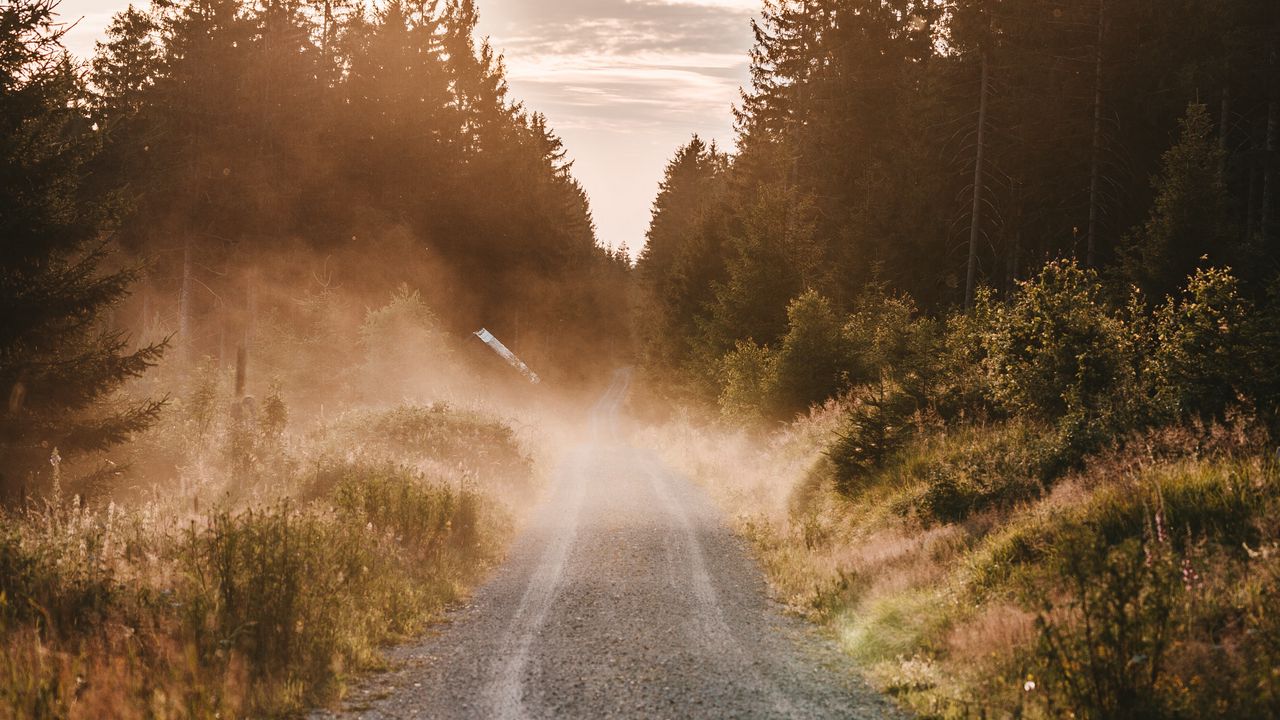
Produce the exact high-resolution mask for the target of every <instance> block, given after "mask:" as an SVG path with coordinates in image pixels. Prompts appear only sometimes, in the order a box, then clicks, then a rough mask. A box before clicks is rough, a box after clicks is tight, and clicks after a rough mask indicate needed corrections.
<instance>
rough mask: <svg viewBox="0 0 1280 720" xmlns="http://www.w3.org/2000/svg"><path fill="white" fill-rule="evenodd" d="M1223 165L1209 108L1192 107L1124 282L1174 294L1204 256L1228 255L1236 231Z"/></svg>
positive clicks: (1126, 260)
mask: <svg viewBox="0 0 1280 720" xmlns="http://www.w3.org/2000/svg"><path fill="white" fill-rule="evenodd" d="M1222 162H1223V156H1222V148H1221V146H1220V145H1219V143H1218V141H1217V139H1216V138H1215V137H1214V132H1213V120H1212V118H1211V116H1210V114H1209V109H1208V107H1206V106H1205V105H1202V104H1199V103H1191V104H1190V105H1188V106H1187V114H1186V116H1185V117H1184V118H1183V119H1182V122H1181V134H1180V136H1179V139H1178V143H1177V144H1176V145H1174V146H1173V147H1172V148H1170V149H1169V150H1168V151H1167V152H1166V153H1165V154H1164V159H1163V162H1162V163H1161V165H1162V167H1161V172H1160V175H1159V176H1158V177H1156V178H1155V180H1154V181H1153V183H1152V186H1153V188H1154V189H1155V191H1156V199H1155V205H1154V206H1153V207H1152V209H1151V214H1150V216H1149V217H1148V219H1147V221H1146V223H1145V224H1144V225H1143V226H1142V227H1141V228H1139V229H1138V230H1136V231H1135V232H1134V233H1133V235H1132V236H1131V237H1130V238H1129V240H1128V243H1127V245H1126V247H1125V250H1124V256H1123V270H1124V274H1125V276H1126V278H1127V279H1129V280H1130V281H1132V282H1134V283H1136V284H1138V285H1139V286H1140V287H1141V288H1142V289H1143V291H1144V292H1145V293H1146V294H1147V296H1148V297H1151V298H1161V297H1164V296H1165V295H1168V294H1172V293H1174V292H1175V291H1176V290H1177V289H1178V288H1180V287H1182V285H1184V284H1185V281H1186V279H1187V277H1188V276H1189V275H1191V273H1192V272H1193V271H1194V270H1195V269H1196V267H1197V266H1199V265H1200V264H1201V263H1202V262H1203V261H1202V258H1204V261H1208V262H1209V263H1222V262H1224V261H1226V260H1227V259H1228V258H1229V257H1230V255H1231V252H1232V250H1233V244H1234V242H1235V233H1234V232H1233V230H1232V218H1231V213H1230V205H1229V201H1228V197H1227V191H1226V185H1225V183H1224V181H1223V177H1222Z"/></svg>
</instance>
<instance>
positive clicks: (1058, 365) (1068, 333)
mask: <svg viewBox="0 0 1280 720" xmlns="http://www.w3.org/2000/svg"><path fill="white" fill-rule="evenodd" d="M986 350H987V358H986V366H987V370H988V372H989V373H990V376H991V383H992V390H993V392H994V395H995V397H996V399H997V400H998V401H1000V402H1001V403H1002V404H1003V405H1004V406H1005V407H1006V408H1007V409H1008V410H1010V411H1011V412H1016V413H1023V414H1025V415H1027V416H1029V417H1032V418H1036V419H1041V420H1048V421H1051V422H1056V421H1059V420H1061V419H1063V418H1066V417H1067V416H1070V415H1076V416H1083V417H1086V418H1089V417H1096V416H1098V415H1100V414H1104V413H1107V412H1109V411H1111V410H1113V409H1115V404H1116V398H1117V396H1118V395H1120V394H1122V393H1121V391H1122V390H1124V389H1125V388H1128V387H1132V386H1133V384H1134V380H1135V372H1134V358H1133V343H1132V338H1131V335H1130V332H1129V327H1128V325H1127V323H1126V322H1125V319H1124V318H1123V317H1122V316H1121V315H1120V313H1118V312H1116V311H1115V310H1114V309H1113V308H1112V307H1110V306H1109V305H1108V303H1107V301H1106V297H1105V294H1104V292H1103V288H1102V284H1101V283H1100V282H1099V281H1098V277H1097V274H1096V273H1095V272H1093V271H1092V270H1085V269H1082V268H1081V267H1080V266H1079V265H1077V264H1076V262H1075V261H1074V260H1057V261H1054V262H1050V263H1049V264H1047V265H1045V267H1044V269H1043V270H1042V271H1041V272H1040V274H1039V275H1037V276H1036V277H1034V278H1031V279H1030V280H1027V281H1025V282H1023V283H1021V285H1020V287H1019V291H1018V292H1017V294H1016V295H1014V297H1013V299H1012V300H1011V301H1010V302H1009V303H1008V304H1006V305H1004V306H1002V307H1000V308H998V309H997V310H996V312H995V315H994V318H993V324H992V330H991V333H990V334H989V335H988V336H987V342H986Z"/></svg>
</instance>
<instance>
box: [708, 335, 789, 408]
mask: <svg viewBox="0 0 1280 720" xmlns="http://www.w3.org/2000/svg"><path fill="white" fill-rule="evenodd" d="M720 374H721V384H720V388H721V389H720V413H721V415H723V416H724V418H725V420H727V421H730V422H747V423H758V422H760V421H761V420H764V419H766V418H770V417H774V416H775V414H776V408H777V407H778V404H777V400H776V398H777V395H776V389H777V386H778V361H777V356H776V355H775V354H774V353H773V352H772V351H771V350H769V348H767V347H762V346H760V345H756V344H755V343H754V342H751V341H750V340H745V341H742V340H740V341H738V345H737V347H735V348H734V349H733V350H732V351H731V352H729V353H728V354H727V355H725V356H724V358H722V359H721V362H720Z"/></svg>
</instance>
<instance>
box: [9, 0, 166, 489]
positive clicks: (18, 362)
mask: <svg viewBox="0 0 1280 720" xmlns="http://www.w3.org/2000/svg"><path fill="white" fill-rule="evenodd" d="M54 7H55V2H54V0H18V1H17V2H14V3H9V4H7V5H5V7H4V8H2V9H0V207H3V208H4V211H3V213H0V237H3V238H4V239H5V242H4V245H3V251H0V388H2V389H3V393H4V395H5V401H6V402H5V406H4V409H3V414H2V415H0V492H4V493H5V494H11V493H13V492H14V491H15V490H17V489H20V488H21V487H27V488H29V489H32V490H34V489H37V487H35V486H34V485H33V483H32V481H35V485H38V483H39V482H40V478H41V468H44V469H47V468H48V467H49V464H48V460H49V458H50V456H51V454H53V453H54V449H55V448H56V449H57V453H58V454H59V455H60V456H61V457H69V456H72V455H74V454H75V453H83V452H91V451H100V450H105V449H107V448H109V447H111V446H113V445H115V444H117V443H119V442H121V441H123V440H124V439H126V438H127V437H128V436H129V435H130V434H131V433H133V432H136V431H138V430H141V429H143V428H145V427H146V426H147V425H148V424H150V423H151V422H152V421H153V420H155V419H156V416H157V413H158V412H159V410H160V406H161V403H160V402H156V401H143V402H140V403H133V404H128V403H121V402H112V403H110V405H109V406H108V405H107V404H105V403H104V401H105V400H106V399H108V398H109V397H111V396H112V394H113V393H114V392H115V391H116V390H118V389H119V388H120V387H121V385H122V384H123V383H124V382H126V381H127V380H129V379H130V378H133V377H136V376H138V375H140V374H141V373H143V372H144V371H145V370H146V369H147V368H149V367H150V366H152V365H153V364H154V363H155V362H156V361H157V360H158V358H159V357H160V354H161V352H162V347H160V346H149V347H144V348H141V349H137V350H135V349H131V344H130V342H129V339H128V338H127V337H126V336H125V335H124V334H123V333H121V332H119V331H116V330H113V329H112V328H111V327H110V326H109V324H108V322H107V319H106V318H105V315H106V313H107V312H108V311H109V310H110V309H111V308H112V307H113V306H114V305H115V304H116V303H118V302H119V301H120V300H121V298H123V297H124V296H125V294H126V292H127V291H128V286H129V283H130V282H131V281H132V280H133V279H134V277H135V275H134V273H132V272H129V271H114V272H113V271H109V270H106V269H104V268H103V260H104V259H105V257H106V250H105V234H104V233H105V231H106V229H107V228H108V227H109V224H110V221H111V215H112V203H111V198H109V197H102V196H95V195H93V194H91V193H89V192H88V191H87V190H86V188H85V187H84V186H83V183H82V182H81V179H82V175H83V169H84V167H85V164H86V163H87V162H88V161H89V160H90V159H91V158H92V156H93V154H94V152H95V151H96V150H97V148H98V145H99V141H98V137H97V135H96V133H95V132H94V131H93V129H92V127H91V125H90V121H89V118H88V117H87V113H86V108H85V92H84V88H83V87H82V86H81V84H80V82H79V79H78V75H77V73H76V68H75V66H74V64H73V63H72V61H71V59H70V57H69V56H68V55H67V54H66V52H65V51H64V50H63V48H62V46H61V43H60V37H61V29H60V27H59V26H58V25H56V24H55V22H54V19H53V11H54Z"/></svg>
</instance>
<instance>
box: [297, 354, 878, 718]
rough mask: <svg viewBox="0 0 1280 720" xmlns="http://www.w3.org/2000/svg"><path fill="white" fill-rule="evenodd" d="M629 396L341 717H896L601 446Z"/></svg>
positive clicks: (680, 500) (656, 467) (617, 390)
mask: <svg viewBox="0 0 1280 720" xmlns="http://www.w3.org/2000/svg"><path fill="white" fill-rule="evenodd" d="M628 382H629V375H628V374H627V373H625V372H620V373H619V374H618V375H617V376H616V377H615V378H614V382H613V384H612V385H611V386H610V388H609V390H608V392H606V393H605V395H604V396H603V397H602V398H601V399H600V401H599V403H597V405H596V407H595V409H594V411H593V413H592V417H591V421H590V423H589V424H588V427H587V428H585V429H584V432H583V444H582V445H581V446H580V447H578V448H577V449H575V450H574V451H573V452H571V453H570V455H569V456H568V457H567V458H565V460H564V461H563V464H562V467H561V468H560V469H559V471H558V472H557V474H556V477H555V487H554V489H553V491H552V493H551V497H550V498H549V499H548V501H547V502H546V503H545V505H544V506H543V507H542V508H541V509H540V510H539V511H538V513H537V515H536V516H535V517H534V518H533V520H532V521H531V522H530V525H529V527H528V528H527V529H526V530H525V531H524V532H523V533H522V535H521V536H520V538H519V539H518V540H517V541H516V544H515V546H514V548H513V550H512V553H511V556H510V557H509V559H508V561H507V562H506V563H505V565H504V566H503V568H502V569H501V570H499V571H498V572H497V573H496V574H495V576H494V577H493V578H492V579H491V580H490V581H489V582H488V583H487V584H486V585H485V586H483V587H482V588H481V589H480V590H479V591H478V592H477V594H476V595H475V597H474V598H473V600H472V602H471V603H470V604H469V605H468V606H467V607H465V608H463V609H460V610H459V611H457V612H456V613H454V615H453V617H452V620H451V622H450V623H448V624H447V625H445V626H443V628H442V630H441V632H440V633H439V634H438V635H435V636H432V637H428V638H426V639H424V640H422V641H420V642H418V643H416V644H411V645H408V646H404V647H402V648H400V649H398V650H397V651H396V653H395V654H396V656H397V659H398V660H400V661H403V663H404V666H403V667H402V668H401V669H400V670H398V671H396V672H393V673H389V674H385V675H383V676H380V677H378V678H375V679H373V680H372V681H370V682H369V683H368V684H366V686H364V687H363V688H361V689H360V690H359V691H357V692H356V693H355V694H354V695H353V697H352V699H351V701H350V702H349V704H348V709H347V710H346V711H345V714H346V715H347V716H351V717H367V718H562V717H581V718H605V717H637V718H640V717H643V718H661V717H681V718H683V717H739V718H746V717H751V718H755V717H778V718H807V717H824V718H825V717H832V718H836V717H838V718H882V717H898V715H897V714H896V713H894V712H893V711H892V710H891V709H890V708H889V705H888V704H887V702H886V701H884V700H883V699H881V698H879V697H878V696H877V695H876V694H875V693H873V692H872V691H871V690H869V689H868V688H867V687H866V686H865V685H864V684H862V683H861V681H859V680H858V679H857V678H855V677H854V676H853V675H852V674H851V673H850V671H849V669H848V664H849V662H848V660H847V659H846V658H841V657H840V656H839V655H838V654H837V653H836V651H835V650H834V649H833V648H831V647H830V646H829V645H827V644H825V643H824V642H823V641H821V640H819V639H818V638H817V637H815V635H814V634H813V633H812V632H811V631H810V630H809V629H808V628H807V626H805V624H804V623H802V622H801V621H798V620H795V619H792V618H787V617H784V616H783V615H782V614H781V613H780V610H779V608H778V607H777V606H776V605H775V604H773V603H771V602H770V601H769V600H767V598H766V587H765V584H764V581H763V579H762V577H761V574H760V570H759V569H758V568H757V567H756V565H755V563H754V562H753V561H752V560H751V559H750V558H749V557H748V555H747V552H746V549H745V548H744V547H743V546H742V544H741V542H740V541H739V540H737V539H736V538H735V537H734V536H733V535H731V533H730V532H729V531H728V530H727V529H726V528H725V527H724V525H723V524H722V521H721V519H720V517H719V515H718V512H717V510H716V508H715V507H714V506H713V505H712V504H711V503H710V502H709V501H708V500H707V498H706V497H705V496H704V495H703V494H702V493H701V491H700V490H699V489H698V488H697V487H696V486H694V485H693V484H691V483H690V482H689V481H687V480H685V479H683V478H681V477H679V476H677V475H674V474H673V473H671V472H670V471H668V470H667V469H666V468H664V467H663V465H662V464H661V463H660V462H659V461H658V460H657V459H656V457H655V456H654V455H653V454H652V453H650V452H648V451H645V450H640V449H636V448H632V447H627V446H625V445H623V444H622V443H620V442H618V441H617V438H616V433H615V432H614V430H615V424H616V421H617V413H618V407H619V405H620V404H621V402H622V400H623V398H624V397H625V394H626V391H627V385H628ZM321 717H327V715H322V716H321Z"/></svg>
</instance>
